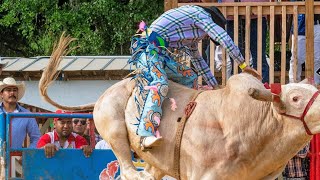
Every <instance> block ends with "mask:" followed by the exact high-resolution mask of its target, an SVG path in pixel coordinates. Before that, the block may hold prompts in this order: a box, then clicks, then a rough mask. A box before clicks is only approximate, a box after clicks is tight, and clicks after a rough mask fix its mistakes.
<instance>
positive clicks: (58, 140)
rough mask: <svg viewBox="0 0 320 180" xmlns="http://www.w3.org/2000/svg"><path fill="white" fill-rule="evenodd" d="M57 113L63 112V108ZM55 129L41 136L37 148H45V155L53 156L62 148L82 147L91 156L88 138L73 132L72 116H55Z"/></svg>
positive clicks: (85, 154)
mask: <svg viewBox="0 0 320 180" xmlns="http://www.w3.org/2000/svg"><path fill="white" fill-rule="evenodd" d="M56 113H59V114H63V113H65V112H63V111H62V110H57V111H56ZM53 124H54V128H55V129H54V130H53V131H52V132H48V133H46V134H44V135H43V136H41V137H40V139H39V141H38V144H37V148H42V149H44V153H45V156H46V157H47V158H51V157H53V156H54V154H55V152H56V151H58V150H59V149H60V148H62V149H67V148H72V149H82V150H83V153H84V156H85V157H89V156H90V155H91V153H92V148H91V147H90V146H89V145H88V143H87V140H86V139H85V138H83V137H82V136H80V135H78V134H76V133H73V132H72V119H71V118H54V122H53Z"/></svg>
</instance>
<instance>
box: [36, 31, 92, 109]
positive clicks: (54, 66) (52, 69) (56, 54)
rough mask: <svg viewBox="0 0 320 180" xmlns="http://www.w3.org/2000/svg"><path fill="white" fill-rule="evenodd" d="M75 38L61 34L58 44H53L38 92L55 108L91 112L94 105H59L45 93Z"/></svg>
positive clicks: (70, 49) (56, 75)
mask: <svg viewBox="0 0 320 180" xmlns="http://www.w3.org/2000/svg"><path fill="white" fill-rule="evenodd" d="M75 40H76V39H75V38H71V37H70V36H69V35H68V36H65V33H62V35H61V37H60V40H59V43H58V44H55V45H54V47H53V51H52V54H51V57H50V60H49V63H48V65H47V67H46V68H45V70H44V71H43V73H42V76H41V79H40V82H39V91H40V95H41V96H42V98H43V99H44V100H45V101H47V102H48V103H50V104H51V105H53V106H55V107H56V108H58V109H63V110H68V111H88V110H93V107H94V105H95V103H91V104H85V105H80V106H64V105H60V104H58V103H57V102H55V101H53V100H52V99H51V98H50V97H49V96H48V93H47V90H48V88H49V86H50V84H51V83H52V82H53V81H55V80H56V78H57V77H58V75H59V72H57V70H58V67H59V64H60V62H61V60H62V56H66V55H67V54H68V53H69V52H70V51H72V50H73V49H75V48H69V45H70V43H71V42H73V41H75Z"/></svg>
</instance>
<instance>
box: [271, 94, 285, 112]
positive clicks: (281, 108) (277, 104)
mask: <svg viewBox="0 0 320 180" xmlns="http://www.w3.org/2000/svg"><path fill="white" fill-rule="evenodd" d="M272 104H273V107H274V108H275V109H276V110H277V112H278V113H279V114H284V113H286V106H285V104H284V103H283V102H282V101H281V98H280V96H279V95H273V102H272Z"/></svg>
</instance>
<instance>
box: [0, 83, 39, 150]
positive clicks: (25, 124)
mask: <svg viewBox="0 0 320 180" xmlns="http://www.w3.org/2000/svg"><path fill="white" fill-rule="evenodd" d="M24 93H25V85H24V83H17V82H16V80H15V79H14V78H12V77H7V78H5V79H3V81H0V101H1V102H2V103H1V105H0V113H29V112H30V111H28V110H27V109H25V108H23V107H22V106H20V105H19V104H18V101H19V100H20V99H21V98H22V97H23V95H24ZM27 134H28V136H29V137H30V146H29V147H30V148H35V147H36V145H37V142H38V140H39V137H40V130H39V127H38V124H37V122H36V120H35V119H34V118H21V117H15V118H13V119H12V120H11V137H13V138H12V141H11V142H12V143H11V147H12V148H22V144H23V142H24V140H25V138H26V135H27Z"/></svg>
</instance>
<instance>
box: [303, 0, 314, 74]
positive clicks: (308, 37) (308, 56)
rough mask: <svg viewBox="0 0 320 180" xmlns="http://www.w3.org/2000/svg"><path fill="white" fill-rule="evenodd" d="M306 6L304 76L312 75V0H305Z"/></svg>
mask: <svg viewBox="0 0 320 180" xmlns="http://www.w3.org/2000/svg"><path fill="white" fill-rule="evenodd" d="M305 7H306V66H305V67H306V68H305V74H306V77H314V32H313V29H314V16H313V15H314V0H307V1H305Z"/></svg>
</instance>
